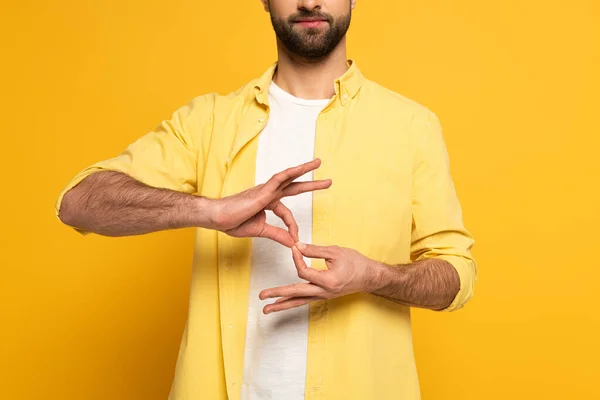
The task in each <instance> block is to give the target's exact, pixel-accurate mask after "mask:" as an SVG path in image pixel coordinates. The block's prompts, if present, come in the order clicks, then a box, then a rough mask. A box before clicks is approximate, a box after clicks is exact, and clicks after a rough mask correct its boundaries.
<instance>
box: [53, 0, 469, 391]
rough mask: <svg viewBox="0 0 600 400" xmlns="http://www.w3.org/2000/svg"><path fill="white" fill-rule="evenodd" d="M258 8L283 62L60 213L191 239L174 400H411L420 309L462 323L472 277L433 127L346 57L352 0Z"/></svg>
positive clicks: (87, 228) (143, 145)
mask: <svg viewBox="0 0 600 400" xmlns="http://www.w3.org/2000/svg"><path fill="white" fill-rule="evenodd" d="M262 3H263V6H264V8H265V10H266V11H267V12H269V13H270V16H271V20H272V24H273V27H274V30H275V33H276V36H277V48H278V62H277V63H275V64H274V65H273V66H271V68H269V69H268V70H267V71H266V72H265V73H264V75H263V76H262V77H260V78H259V79H257V80H254V81H252V82H250V83H249V84H247V85H246V86H244V87H242V88H241V89H240V90H238V91H237V92H235V93H232V94H229V95H227V96H220V95H216V94H209V95H204V96H199V97H197V98H195V99H193V100H192V101H191V102H190V103H188V104H187V105H185V106H183V107H181V108H180V109H178V110H177V111H176V112H175V113H173V115H172V118H171V119H170V120H168V121H163V122H162V123H161V124H160V125H159V126H158V127H157V128H156V129H155V130H154V131H151V132H149V133H148V134H147V135H145V136H143V137H141V138H140V139H139V140H137V141H136V142H135V143H133V144H131V145H130V146H129V147H128V148H127V149H126V150H125V151H124V152H123V153H122V154H120V155H119V156H117V157H116V158H113V159H110V160H106V161H102V162H99V163H97V164H95V165H93V166H91V167H89V168H87V169H85V170H83V171H82V172H81V173H79V174H78V175H77V176H76V177H75V178H74V179H73V180H72V182H71V183H70V184H69V185H68V186H67V187H66V188H65V189H64V191H63V192H62V193H61V195H60V197H59V199H58V201H57V212H58V213H59V217H60V219H61V220H62V221H63V222H64V223H66V224H68V225H70V226H73V227H75V228H76V229H78V230H79V231H80V232H82V233H87V232H95V233H98V234H102V235H109V236H123V235H137V234H144V233H149V232H154V231H158V230H163V229H173V228H182V227H196V228H197V231H196V232H197V234H196V243H195V257H194V268H193V274H192V283H191V293H190V305H189V316H188V321H187V325H186V329H185V332H184V335H183V340H182V343H181V348H180V352H179V358H178V362H177V368H176V375H175V380H174V382H173V386H172V389H171V395H170V398H171V399H173V400H184V399H189V400H201V399H211V400H213V399H226V398H229V399H240V398H241V399H252V400H254V399H282V400H294V399H303V398H306V399H361V400H363V399H374V400H375V399H376V400H383V399H418V398H419V397H420V395H419V384H418V379H417V372H416V368H415V363H414V357H413V350H412V337H411V327H410V306H414V307H422V308H428V309H432V310H446V311H451V310H455V309H458V308H460V307H462V306H463V305H464V304H465V303H466V302H467V301H468V299H469V298H470V297H471V296H472V293H473V287H474V283H475V280H476V264H475V262H474V260H473V258H472V257H471V254H470V249H471V247H472V245H473V239H472V237H471V235H470V233H469V232H468V231H467V230H465V228H464V226H463V222H462V216H461V207H460V205H459V202H458V200H457V197H456V194H455V190H454V186H453V183H452V179H451V177H450V173H449V167H448V156H447V151H446V147H445V144H444V140H443V137H442V133H441V128H440V124H439V122H438V120H437V118H436V117H435V115H434V114H433V113H431V112H430V111H429V110H427V109H426V108H424V107H422V106H420V105H418V104H416V103H414V102H412V101H410V100H408V99H406V98H404V97H402V96H400V95H398V94H395V93H393V92H391V91H389V90H387V89H385V88H382V87H381V86H379V85H377V84H376V83H374V82H372V81H369V80H367V79H366V78H365V77H364V76H363V75H362V74H361V72H360V71H359V69H358V67H357V65H356V63H355V62H354V61H352V60H348V59H347V57H346V31H347V29H348V27H349V25H350V16H351V12H352V9H354V6H355V1H354V0H352V1H350V0H312V1H309V0H304V1H303V0H270V1H269V0H263V1H262ZM313 158H314V159H313ZM267 210H268V211H271V212H272V213H266V211H267ZM307 243H315V244H307ZM307 264H310V266H308V265H307Z"/></svg>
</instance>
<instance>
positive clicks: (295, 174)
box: [265, 158, 321, 192]
mask: <svg viewBox="0 0 600 400" xmlns="http://www.w3.org/2000/svg"><path fill="white" fill-rule="evenodd" d="M320 165H321V160H320V159H318V158H315V159H314V160H312V161H309V162H307V163H304V164H300V165H298V166H295V167H291V168H287V169H285V170H283V171H281V172H278V173H276V174H275V175H273V176H272V177H271V179H269V180H268V181H267V182H266V183H265V188H266V189H268V190H269V191H271V192H275V191H277V190H279V189H282V188H283V187H285V186H287V185H289V184H290V183H291V182H293V181H294V179H297V178H299V177H301V176H302V175H304V174H306V173H307V172H310V171H314V170H315V169H317V168H319V166H320Z"/></svg>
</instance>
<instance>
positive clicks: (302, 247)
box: [296, 242, 306, 250]
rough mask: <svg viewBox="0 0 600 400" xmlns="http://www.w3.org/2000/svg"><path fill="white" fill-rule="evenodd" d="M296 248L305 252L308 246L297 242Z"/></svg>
mask: <svg viewBox="0 0 600 400" xmlns="http://www.w3.org/2000/svg"><path fill="white" fill-rule="evenodd" d="M296 247H297V248H298V249H299V250H304V249H306V244H304V243H302V242H296Z"/></svg>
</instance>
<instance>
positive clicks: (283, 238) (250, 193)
mask: <svg viewBox="0 0 600 400" xmlns="http://www.w3.org/2000/svg"><path fill="white" fill-rule="evenodd" d="M320 165H321V160H320V159H318V158H317V159H314V160H313V161H310V162H308V163H305V164H301V165H298V166H296V167H292V168H288V169H286V170H284V171H281V172H279V173H277V174H275V175H273V177H272V178H271V179H269V180H268V181H267V182H266V183H264V184H261V185H258V186H255V187H253V188H251V189H248V190H245V191H243V192H240V193H237V194H235V195H232V196H228V197H224V198H222V199H220V200H217V203H216V207H215V211H214V217H213V218H212V219H213V224H214V226H213V228H214V229H217V230H220V231H223V232H225V233H227V234H228V235H230V236H234V237H264V238H269V239H272V240H274V241H276V242H278V243H281V244H283V245H284V246H287V247H292V246H293V245H294V243H295V242H296V241H297V240H298V225H297V223H296V220H295V219H294V217H293V215H292V212H291V211H290V209H289V208H287V207H286V206H285V205H284V204H283V203H282V202H281V201H280V200H281V198H283V197H286V196H295V195H298V194H300V193H305V192H310V191H315V190H322V189H327V188H328V187H330V186H331V179H325V180H318V181H311V182H294V180H295V179H297V178H299V177H301V176H302V175H304V174H306V173H307V172H310V171H313V170H315V169H317V168H318V167H319V166H320ZM265 210H271V211H273V213H274V214H275V215H277V216H278V217H279V218H281V219H282V220H283V222H284V223H285V225H286V226H287V227H288V230H287V231H286V230H285V229H282V228H278V227H275V226H272V225H269V224H267V223H266V221H267V216H266V213H265Z"/></svg>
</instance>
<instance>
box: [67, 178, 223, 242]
mask: <svg viewBox="0 0 600 400" xmlns="http://www.w3.org/2000/svg"><path fill="white" fill-rule="evenodd" d="M211 203H212V200H209V199H205V198H201V197H198V196H193V195H190V194H186V193H181V192H177V191H173V190H168V189H160V188H154V187H150V186H147V185H145V184H143V183H141V182H139V181H137V180H135V179H133V178H131V177H130V176H128V175H126V174H123V173H120V172H114V171H102V172H96V173H94V174H92V175H90V176H88V177H86V178H85V179H84V180H83V181H81V182H80V183H79V184H78V185H77V186H75V187H74V188H72V189H71V190H69V191H68V192H67V193H66V194H65V196H64V198H63V200H62V203H61V207H60V213H59V217H60V219H61V220H62V221H63V222H64V223H65V224H67V225H71V226H74V227H76V228H80V229H83V230H86V231H90V232H94V233H98V234H101V235H105V236H130V235H141V234H145V233H150V232H155V231H160V230H166V229H175V228H185V227H192V226H209V225H210V213H209V208H210V207H211Z"/></svg>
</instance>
